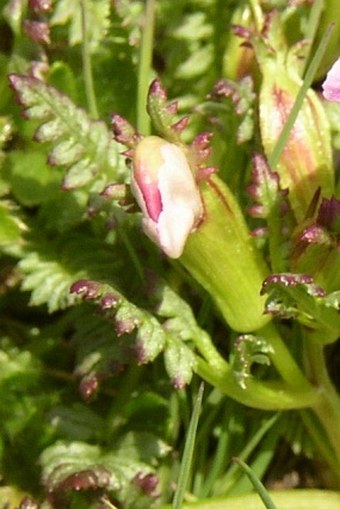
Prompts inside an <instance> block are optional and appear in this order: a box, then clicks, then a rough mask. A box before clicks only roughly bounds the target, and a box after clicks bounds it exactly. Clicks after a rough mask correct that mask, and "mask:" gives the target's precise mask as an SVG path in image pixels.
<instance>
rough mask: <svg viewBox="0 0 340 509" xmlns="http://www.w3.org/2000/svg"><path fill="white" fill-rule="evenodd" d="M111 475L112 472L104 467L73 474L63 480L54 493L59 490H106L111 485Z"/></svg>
mask: <svg viewBox="0 0 340 509" xmlns="http://www.w3.org/2000/svg"><path fill="white" fill-rule="evenodd" d="M110 479H111V474H110V472H109V471H108V470H107V469H106V468H104V467H102V466H98V465H96V466H95V470H92V469H90V468H88V469H86V470H82V471H81V472H76V473H75V474H71V475H69V476H68V477H66V478H65V479H63V480H62V481H61V482H60V483H58V485H57V486H56V487H54V489H53V491H54V490H55V489H56V488H57V489H58V490H62V491H69V490H74V491H81V490H89V489H92V490H95V489H98V488H106V487H108V486H109V484H110Z"/></svg>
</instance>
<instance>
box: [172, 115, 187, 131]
mask: <svg viewBox="0 0 340 509" xmlns="http://www.w3.org/2000/svg"><path fill="white" fill-rule="evenodd" d="M189 120H190V117H189V115H186V116H185V117H182V118H180V119H179V120H178V121H177V122H175V123H174V124H172V126H171V129H172V130H173V131H175V132H176V133H181V132H182V131H184V129H185V128H186V127H187V125H188V122H189Z"/></svg>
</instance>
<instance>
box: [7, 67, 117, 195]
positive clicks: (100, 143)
mask: <svg viewBox="0 0 340 509" xmlns="http://www.w3.org/2000/svg"><path fill="white" fill-rule="evenodd" d="M9 80H10V84H11V86H12V88H13V89H14V91H15V93H16V95H17V98H18V101H19V103H20V104H21V105H22V107H23V109H24V113H25V116H26V117H27V118H29V119H35V120H41V121H42V124H41V125H40V127H39V128H38V129H37V131H36V133H35V139H36V140H37V141H39V142H47V141H48V142H52V143H53V146H52V149H51V150H50V153H49V162H50V163H51V164H54V165H62V166H67V167H68V168H67V169H68V170H69V171H71V172H72V173H71V175H70V176H68V173H66V177H65V179H66V181H67V187H68V188H70V187H71V186H74V187H77V186H80V185H82V186H83V185H85V184H91V186H92V188H94V189H96V190H98V189H99V190H102V189H103V188H104V186H105V185H106V184H107V183H109V182H111V181H117V180H119V179H121V178H122V176H123V173H124V172H125V171H126V170H125V169H123V167H122V166H119V164H120V156H119V152H118V150H119V148H118V145H117V144H116V142H115V141H114V140H113V139H112V136H111V134H110V132H109V130H108V128H107V127H106V125H105V124H104V123H103V122H101V121H93V120H91V119H90V118H89V117H88V115H87V114H86V112H85V111H84V110H82V109H80V108H78V107H76V106H75V104H74V103H73V102H72V101H71V100H70V99H69V98H68V97H66V96H65V95H63V94H61V93H60V92H58V91H57V90H56V89H55V88H53V87H52V86H51V85H47V84H46V83H44V82H43V81H40V80H38V79H36V78H33V77H29V76H23V75H19V74H11V75H10V77H9ZM77 163H78V166H76V165H77ZM84 165H85V167H87V168H88V167H91V171H90V172H89V171H87V173H86V172H85V173H86V174H85V175H84V171H83V170H84Z"/></svg>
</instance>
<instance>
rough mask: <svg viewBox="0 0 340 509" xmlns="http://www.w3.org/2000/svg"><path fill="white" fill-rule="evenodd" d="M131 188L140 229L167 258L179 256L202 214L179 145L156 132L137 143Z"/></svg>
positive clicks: (194, 186)
mask: <svg viewBox="0 0 340 509" xmlns="http://www.w3.org/2000/svg"><path fill="white" fill-rule="evenodd" d="M131 190H132V192H133V194H134V196H135V198H136V200H137V202H138V204H139V206H140V208H141V209H142V212H143V229H144V231H145V233H146V234H147V235H148V237H150V239H151V240H153V241H154V242H155V243H156V244H157V245H158V246H159V247H160V248H161V249H162V250H163V251H164V253H165V254H166V255H168V256H169V257H170V258H178V257H180V256H181V254H182V252H183V249H184V246H185V243H186V240H187V238H188V235H189V234H190V233H191V232H192V231H193V230H194V229H195V227H196V226H197V225H198V223H199V222H200V219H201V217H202V215H203V206H202V201H201V196H200V192H199V190H198V186H197V184H196V181H195V177H194V175H193V172H192V170H191V168H190V165H189V162H188V160H187V158H186V156H185V154H184V152H183V150H181V148H180V147H179V146H178V145H175V144H174V143H169V142H167V141H165V140H163V139H162V138H159V137H158V136H148V137H146V138H144V139H143V140H142V141H141V142H140V143H138V145H137V147H136V149H135V151H134V158H133V175H132V181H131Z"/></svg>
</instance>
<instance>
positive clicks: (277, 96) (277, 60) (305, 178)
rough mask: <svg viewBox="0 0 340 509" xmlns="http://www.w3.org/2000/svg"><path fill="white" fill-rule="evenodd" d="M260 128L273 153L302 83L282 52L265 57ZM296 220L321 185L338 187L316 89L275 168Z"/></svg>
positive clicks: (327, 128)
mask: <svg viewBox="0 0 340 509" xmlns="http://www.w3.org/2000/svg"><path fill="white" fill-rule="evenodd" d="M260 67H261V72H262V85H261V91H260V129H261V138H262V144H263V147H264V151H265V154H266V156H267V157H269V158H270V156H271V154H272V152H273V150H274V148H275V146H276V143H277V140H278V138H279V136H280V134H281V132H282V129H283V127H284V125H285V123H286V122H287V119H288V116H289V114H290V112H291V110H292V107H293V104H294V102H295V98H296V96H297V94H298V92H299V90H300V87H301V85H302V81H301V79H300V78H299V77H298V76H297V74H295V73H294V68H292V63H291V62H289V61H288V60H287V61H285V60H284V56H283V55H282V54H281V53H279V52H278V53H277V54H276V55H275V56H273V57H270V56H269V55H268V58H263V59H262V60H261V62H260ZM273 170H275V171H277V172H278V174H279V175H280V182H281V186H282V188H283V189H288V191H289V195H288V200H289V202H290V205H291V207H292V209H293V212H294V215H295V217H296V219H297V221H298V222H299V221H301V220H302V219H303V218H304V217H305V214H306V212H307V210H308V207H309V205H310V203H311V202H312V199H313V196H314V194H315V192H316V190H317V189H318V188H319V187H320V188H321V190H322V195H323V196H326V197H327V196H328V197H329V196H331V195H332V193H333V192H334V173H333V164H332V153H331V138H330V126H329V123H328V119H327V117H326V114H325V111H324V108H323V106H322V104H321V101H320V100H319V98H318V97H317V95H316V93H315V92H314V91H313V90H312V89H310V90H309V91H308V92H307V94H306V97H305V99H304V101H303V104H302V106H301V109H300V111H299V114H298V116H297V119H296V121H295V123H294V125H293V127H292V130H291V132H290V136H289V138H288V141H287V143H286V146H285V148H284V150H283V152H282V155H281V157H280V160H279V162H278V164H277V167H276V168H273Z"/></svg>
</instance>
